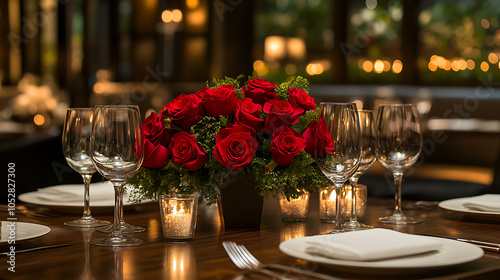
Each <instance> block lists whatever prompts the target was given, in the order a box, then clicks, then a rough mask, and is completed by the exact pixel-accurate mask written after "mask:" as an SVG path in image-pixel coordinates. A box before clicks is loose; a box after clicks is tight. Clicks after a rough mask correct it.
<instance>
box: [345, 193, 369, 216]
mask: <svg viewBox="0 0 500 280" xmlns="http://www.w3.org/2000/svg"><path fill="white" fill-rule="evenodd" d="M344 191H345V193H344V195H343V196H342V197H343V198H344V203H345V206H344V207H343V209H345V212H344V211H342V212H341V213H342V219H346V220H349V219H350V218H351V209H352V197H353V196H352V186H351V185H345V187H344ZM355 193H356V195H355V196H354V197H355V198H356V217H357V219H358V220H360V221H361V220H364V218H365V214H366V200H367V190H366V185H362V184H357V186H356V192H355Z"/></svg>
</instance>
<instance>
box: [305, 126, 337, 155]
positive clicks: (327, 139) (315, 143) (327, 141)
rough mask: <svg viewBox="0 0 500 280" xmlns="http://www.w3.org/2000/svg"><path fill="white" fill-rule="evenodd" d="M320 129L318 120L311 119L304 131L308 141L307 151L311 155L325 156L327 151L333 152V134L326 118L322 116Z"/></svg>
mask: <svg viewBox="0 0 500 280" xmlns="http://www.w3.org/2000/svg"><path fill="white" fill-rule="evenodd" d="M319 123H320V125H319V127H320V129H318V121H311V122H310V123H309V124H308V125H307V128H306V130H304V132H302V136H303V137H304V139H305V140H306V142H307V147H306V149H305V150H306V152H307V153H309V154H311V155H313V156H314V155H316V156H319V157H325V156H326V153H327V152H328V153H330V154H331V153H333V151H334V149H335V144H334V142H333V139H332V136H331V134H330V132H329V131H328V127H327V126H326V123H325V120H324V118H320V120H319Z"/></svg>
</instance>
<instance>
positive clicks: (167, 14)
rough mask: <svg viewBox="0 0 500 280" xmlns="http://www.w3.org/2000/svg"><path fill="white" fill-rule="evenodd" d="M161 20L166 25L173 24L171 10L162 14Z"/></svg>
mask: <svg viewBox="0 0 500 280" xmlns="http://www.w3.org/2000/svg"><path fill="white" fill-rule="evenodd" d="M161 20H162V21H163V22H165V23H169V22H172V12H171V11H170V10H165V11H163V12H162V13H161Z"/></svg>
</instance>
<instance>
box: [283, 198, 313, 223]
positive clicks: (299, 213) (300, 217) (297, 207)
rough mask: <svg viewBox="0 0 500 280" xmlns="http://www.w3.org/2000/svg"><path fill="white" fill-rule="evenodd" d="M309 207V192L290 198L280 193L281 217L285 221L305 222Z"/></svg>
mask: <svg viewBox="0 0 500 280" xmlns="http://www.w3.org/2000/svg"><path fill="white" fill-rule="evenodd" d="M308 208H309V194H308V193H305V194H302V195H301V196H299V197H298V198H295V199H293V198H290V200H288V199H287V198H286V197H285V196H284V195H280V209H281V219H282V220H283V221H285V222H303V221H305V219H306V217H307V210H308Z"/></svg>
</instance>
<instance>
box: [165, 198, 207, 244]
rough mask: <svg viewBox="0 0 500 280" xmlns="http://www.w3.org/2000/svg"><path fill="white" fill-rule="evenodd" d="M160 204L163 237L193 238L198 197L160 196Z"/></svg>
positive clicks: (176, 238) (173, 238)
mask: <svg viewBox="0 0 500 280" xmlns="http://www.w3.org/2000/svg"><path fill="white" fill-rule="evenodd" d="M158 201H159V203H160V213H161V222H162V225H163V237H164V238H166V239H172V240H186V239H192V238H193V237H194V231H195V229H196V218H197V212H198V197H197V196H196V195H194V194H161V195H160V196H159V199H158Z"/></svg>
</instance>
